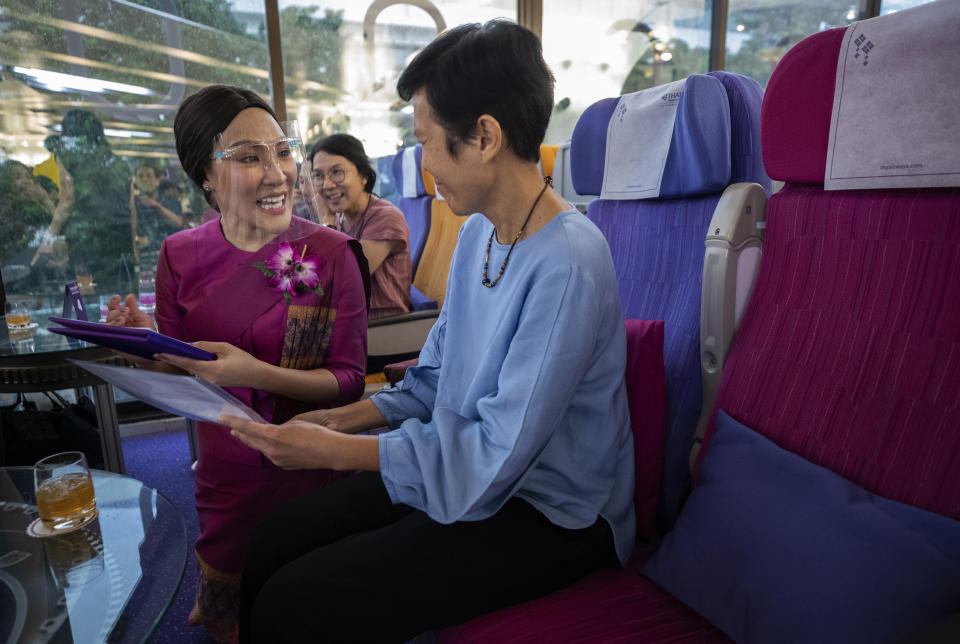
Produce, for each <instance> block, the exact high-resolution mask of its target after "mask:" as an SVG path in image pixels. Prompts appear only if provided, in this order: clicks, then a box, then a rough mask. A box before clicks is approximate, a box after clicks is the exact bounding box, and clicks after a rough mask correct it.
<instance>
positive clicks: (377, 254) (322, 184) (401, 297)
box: [310, 134, 412, 319]
mask: <svg viewBox="0 0 960 644" xmlns="http://www.w3.org/2000/svg"><path fill="white" fill-rule="evenodd" d="M310 159H311V161H312V172H311V174H312V177H313V187H314V188H315V189H316V192H317V194H318V195H319V197H320V199H321V200H322V201H323V204H322V205H324V206H326V207H327V208H328V209H329V210H330V212H331V213H333V214H334V217H335V226H336V227H337V229H338V230H342V231H343V232H345V233H347V234H348V235H350V236H351V237H353V238H354V239H358V240H359V241H360V245H361V246H363V252H364V254H365V255H366V258H367V262H368V264H369V266H370V281H371V292H370V317H371V318H373V319H376V318H383V317H389V316H391V315H401V314H403V313H409V312H410V281H411V279H412V277H411V273H412V269H411V264H410V231H409V229H408V228H407V221H406V219H404V217H403V213H402V212H401V211H400V210H399V209H398V208H397V207H396V206H394V205H393V204H392V203H390V202H389V201H387V200H386V199H380V198H378V197H376V196H374V194H373V184H374V183H375V182H376V180H377V173H376V171H375V170H374V169H373V166H372V165H371V164H370V160H369V159H368V158H367V154H366V152H365V151H364V149H363V144H362V143H360V141H359V140H358V139H356V138H355V137H353V136H350V135H349V134H332V135H330V136H327V137H324V138H322V139H320V140H319V141H317V143H316V144H315V145H314V146H313V149H312V150H310Z"/></svg>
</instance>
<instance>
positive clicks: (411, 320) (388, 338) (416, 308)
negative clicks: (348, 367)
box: [367, 143, 440, 373]
mask: <svg viewBox="0 0 960 644" xmlns="http://www.w3.org/2000/svg"><path fill="white" fill-rule="evenodd" d="M422 154H423V151H422V148H421V146H420V144H419V143H418V144H417V145H414V146H410V147H408V148H404V149H403V150H400V151H399V152H398V153H397V154H396V155H395V156H394V157H393V159H392V162H391V164H390V167H391V171H390V173H389V174H390V175H391V176H392V178H393V182H394V185H395V186H396V188H397V191H398V193H399V194H400V198H399V199H398V201H397V207H398V208H400V210H401V211H402V212H403V216H404V218H405V219H406V222H407V228H408V229H409V231H410V259H411V263H412V266H413V271H414V273H413V274H414V275H416V274H417V273H416V271H417V268H418V265H419V264H420V262H421V259H422V256H423V251H424V248H425V246H426V240H427V232H428V230H429V228H430V226H431V223H430V222H431V218H432V215H431V210H432V205H431V204H432V202H433V200H434V198H433V196H432V193H431V191H428V190H427V186H426V185H425V180H427V179H428V177H426V176H425V175H424V173H423V172H422V171H421V168H420V158H421V157H422ZM384 174H387V173H384ZM429 181H430V182H432V181H433V179H432V178H429ZM410 300H411V303H412V310H411V312H410V313H407V314H405V315H397V316H392V317H388V318H381V319H378V320H370V321H369V323H368V325H367V372H368V373H371V372H372V373H377V372H379V371H381V370H383V368H384V367H385V366H386V365H387V364H390V363H392V362H395V361H402V360H407V359H410V358H413V357H415V356H417V355H418V354H419V352H420V349H421V348H422V347H423V343H424V342H425V341H426V339H427V334H428V333H430V329H431V328H432V327H433V323H434V322H435V321H436V319H437V316H439V314H440V310H439V306H438V301H437V299H436V298H432V297H430V296H428V295H426V294H424V293H423V292H422V291H421V290H420V289H418V288H417V286H416V285H415V283H411V284H410Z"/></svg>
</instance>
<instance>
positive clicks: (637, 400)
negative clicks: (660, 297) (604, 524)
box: [624, 320, 667, 539]
mask: <svg viewBox="0 0 960 644" xmlns="http://www.w3.org/2000/svg"><path fill="white" fill-rule="evenodd" d="M624 323H625V324H626V327H627V399H628V401H629V403H630V426H631V427H632V429H633V449H634V454H635V457H636V460H635V466H636V487H635V488H634V492H633V505H634V509H635V510H636V513H637V537H638V538H640V539H644V538H646V537H649V536H652V535H653V533H654V527H655V526H654V523H655V522H656V518H657V498H658V497H659V495H660V472H661V471H662V470H663V438H664V431H665V430H664V428H665V425H666V415H667V398H666V396H667V392H666V387H667V385H666V373H665V369H664V366H663V320H625V321H624Z"/></svg>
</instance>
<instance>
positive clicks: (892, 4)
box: [880, 0, 933, 16]
mask: <svg viewBox="0 0 960 644" xmlns="http://www.w3.org/2000/svg"><path fill="white" fill-rule="evenodd" d="M928 2H933V0H881V2H880V15H881V16H885V15H887V14H888V13H894V12H896V11H903V10H904V9H909V8H911V7H919V6H920V5H922V4H927V3H928Z"/></svg>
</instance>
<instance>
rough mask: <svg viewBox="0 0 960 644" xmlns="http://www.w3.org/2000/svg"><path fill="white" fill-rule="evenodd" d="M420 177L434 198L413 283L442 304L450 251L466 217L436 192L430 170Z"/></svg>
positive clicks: (422, 171)
mask: <svg viewBox="0 0 960 644" xmlns="http://www.w3.org/2000/svg"><path fill="white" fill-rule="evenodd" d="M418 163H419V157H418ZM421 176H422V178H423V183H424V187H425V190H426V192H427V194H429V195H431V196H432V197H433V200H432V201H431V202H430V230H429V232H428V233H427V238H426V242H425V243H424V246H423V253H422V254H421V257H420V263H419V265H418V266H417V269H416V271H414V274H413V285H414V286H415V287H416V288H418V289H420V291H421V292H422V293H423V294H424V295H425V296H427V297H428V298H430V299H432V300H436V301H437V302H438V303H439V304H440V306H443V298H444V296H445V295H446V293H447V276H448V274H449V273H450V262H452V261H453V251H454V249H455V248H456V247H457V239H458V238H459V235H460V226H462V225H463V223H464V222H465V221H466V220H467V218H466V217H461V216H459V215H456V214H454V212H453V211H452V210H450V206H449V204H447V202H446V201H445V200H444V198H443V195H442V194H440V193H438V192H437V186H436V182H435V181H434V178H433V176H432V175H431V174H430V173H429V172H427V171H426V170H421Z"/></svg>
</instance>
